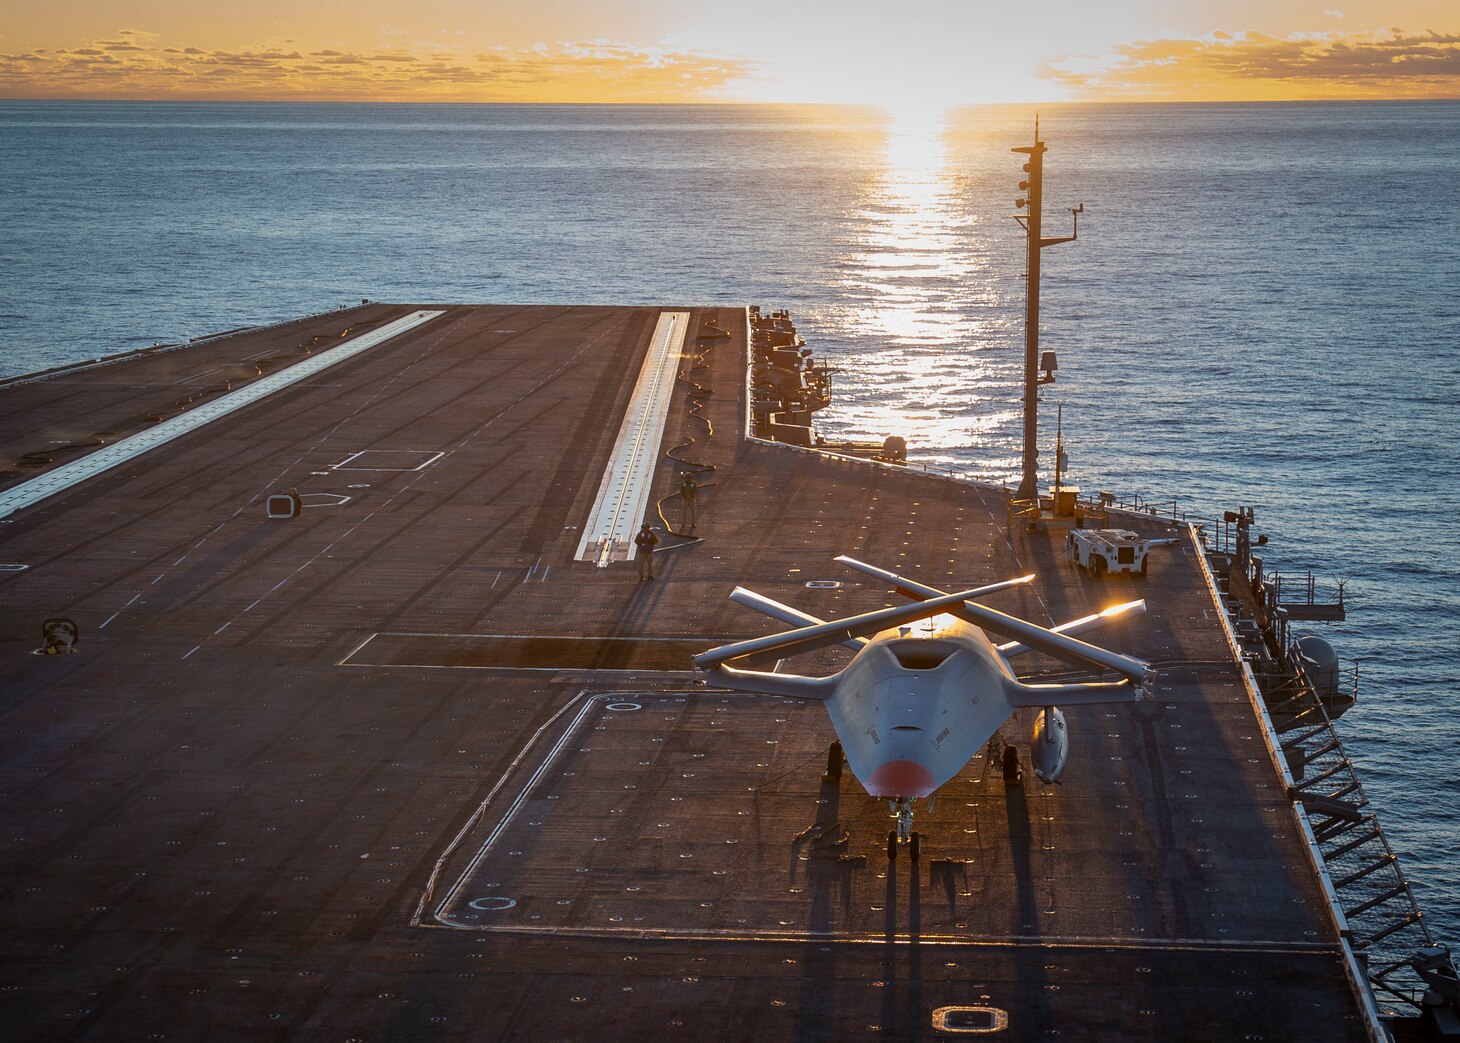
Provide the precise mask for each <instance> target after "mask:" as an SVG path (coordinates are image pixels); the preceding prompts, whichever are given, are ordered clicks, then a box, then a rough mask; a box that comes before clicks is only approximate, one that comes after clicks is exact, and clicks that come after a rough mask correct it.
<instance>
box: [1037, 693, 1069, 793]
mask: <svg viewBox="0 0 1460 1043" xmlns="http://www.w3.org/2000/svg"><path fill="white" fill-rule="evenodd" d="M1069 755H1070V738H1069V732H1068V731H1066V729H1065V715H1064V714H1063V713H1061V712H1060V709H1059V707H1057V706H1046V707H1045V708H1044V709H1043V710H1042V711H1040V714H1039V716H1038V717H1037V718H1035V721H1034V734H1033V735H1032V736H1031V737H1030V739H1029V760H1030V763H1031V764H1032V765H1033V766H1034V774H1035V776H1036V777H1037V778H1038V779H1039V781H1040V782H1058V781H1059V777H1060V775H1062V774H1063V773H1064V770H1065V761H1066V760H1067V759H1068V758H1069Z"/></svg>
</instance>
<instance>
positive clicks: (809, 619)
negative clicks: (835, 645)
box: [730, 587, 867, 652]
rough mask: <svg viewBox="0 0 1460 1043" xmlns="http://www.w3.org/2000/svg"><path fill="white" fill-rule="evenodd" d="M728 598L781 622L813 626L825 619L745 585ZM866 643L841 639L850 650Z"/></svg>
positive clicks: (864, 640) (856, 639)
mask: <svg viewBox="0 0 1460 1043" xmlns="http://www.w3.org/2000/svg"><path fill="white" fill-rule="evenodd" d="M730 600H731V601H733V602H735V603H736V604H737V605H744V606H745V607H746V608H753V609H755V610H756V611H757V612H764V613H765V614H766V615H768V616H770V617H771V618H772V619H779V620H780V621H781V622H782V623H790V624H792V625H793V626H803V627H814V626H820V625H821V624H822V623H825V622H826V620H824V619H819V618H817V617H816V616H813V615H811V614H810V613H809V612H802V611H801V610H800V609H799V608H792V607H791V606H790V605H787V604H783V603H782V602H780V601H775V600H772V599H771V598H768V597H766V596H765V595H764V594H757V593H756V592H755V591H753V590H748V589H746V588H745V587H736V588H735V589H734V590H732V591H731V592H730ZM866 643H867V641H866V639H865V638H860V637H854V638H850V639H849V640H846V641H843V642H842V644H844V645H846V646H847V647H848V648H850V649H851V650H852V651H854V652H855V651H856V650H857V649H859V648H861V647H862V646H863V645H865V644H866Z"/></svg>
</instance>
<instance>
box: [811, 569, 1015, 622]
mask: <svg viewBox="0 0 1460 1043" xmlns="http://www.w3.org/2000/svg"><path fill="white" fill-rule="evenodd" d="M833 560H834V561H836V562H838V563H839V564H842V565H845V566H847V567H848V568H850V569H855V570H856V571H858V572H862V573H866V574H867V575H868V576H872V577H874V578H876V579H880V580H883V581H885V582H886V583H887V584H888V585H889V586H891V587H892V588H893V589H894V590H896V591H897V592H898V593H899V594H901V595H902V596H903V597H909V598H915V599H917V600H919V601H925V600H927V599H928V598H942V597H947V596H948V592H947V591H945V590H939V589H938V588H937V587H930V586H927V585H926V584H923V583H919V582H917V581H916V580H911V579H908V578H907V577H905V576H899V575H898V574H897V573H895V572H889V571H888V570H887V569H882V568H878V567H877V566H876V565H869V564H867V563H866V562H865V561H858V560H857V559H856V558H853V557H849V556H847V555H846V554H842V555H840V556H838V557H836V558H834V559H833ZM1032 582H1034V573H1032V572H1031V573H1030V574H1029V575H1027V576H1019V577H1016V578H1015V579H1006V580H1003V581H1002V582H1000V583H990V584H989V585H988V586H986V587H976V588H975V589H973V590H970V591H969V592H968V596H969V597H971V598H981V597H983V596H984V595H986V594H996V593H998V592H999V591H1001V590H1008V589H1009V588H1010V587H1018V586H1022V585H1023V584H1025V583H1032ZM950 613H951V614H952V615H955V616H956V615H958V610H957V609H951V610H950ZM970 622H971V621H970Z"/></svg>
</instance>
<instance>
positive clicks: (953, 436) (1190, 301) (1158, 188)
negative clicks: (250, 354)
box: [0, 102, 1460, 942]
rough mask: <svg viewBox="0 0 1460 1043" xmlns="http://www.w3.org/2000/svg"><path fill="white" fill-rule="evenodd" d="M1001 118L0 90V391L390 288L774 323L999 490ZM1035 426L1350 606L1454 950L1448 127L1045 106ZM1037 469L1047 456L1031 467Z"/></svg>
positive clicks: (1013, 397)
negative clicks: (1038, 419) (1042, 382)
mask: <svg viewBox="0 0 1460 1043" xmlns="http://www.w3.org/2000/svg"><path fill="white" fill-rule="evenodd" d="M1032 118H1033V112H1032V110H1030V109H1028V108H1026V107H1013V106H1010V107H997V108H968V109H961V110H957V111H954V112H952V113H947V114H935V113H921V114H902V115H897V116H887V115H885V114H882V113H880V112H877V111H869V110H856V109H835V108H794V107H753V106H751V107H748V106H712V107H684V108H678V107H663V108H640V107H573V106H567V107H537V106H464V105H442V106H431V105H424V106H415V105H398V106H374V105H219V104H208V105H186V104H172V103H166V104H110V103H108V104H102V103H40V102H27V103H21V102H0V375H6V374H15V373H22V372H29V371H32V370H36V369H40V368H43V367H46V366H51V365H56V364H60V363H63V362H68V361H74V360H77V359H84V358H91V357H94V356H96V355H100V354H106V353H111V352H115V351H120V350H125V349H127V348H131V347H135V346H139V345H145V344H151V343H153V342H157V341H169V340H174V339H177V338H179V337H185V336H190V335H199V334H202V333H206V332H211V331H214V330H219V329H225V328H231V327H236V326H241V325H248V324H253V323H260V322H267V321H271V320H276V319H282V318H287V317H290V316H294V315H298V314H302V313H304V312H308V311H314V310H319V309H322V308H328V307H334V306H337V305H340V304H344V303H347V302H350V301H352V300H357V299H358V298H360V297H367V296H368V297H372V298H376V299H381V300H400V301H494V302H523V303H535V302H572V303H592V302H604V303H625V302H633V303H655V304H657V303H665V304H715V303H726V304H740V303H760V304H762V305H764V306H767V307H782V306H784V307H789V308H790V309H791V311H792V313H793V315H794V316H795V317H796V319H797V321H798V325H799V327H800V329H801V331H802V332H803V334H805V335H806V336H807V338H808V339H809V341H810V342H811V343H812V345H813V346H814V347H816V348H817V349H818V351H819V352H820V353H822V354H823V355H825V356H827V357H828V358H829V359H830V360H831V361H832V362H833V363H835V364H837V365H838V367H839V369H838V373H837V375H836V377H835V381H836V390H837V401H836V405H835V407H834V409H833V410H830V411H828V412H827V413H826V414H823V416H824V419H823V421H822V423H821V426H822V428H823V430H824V431H825V432H826V433H827V434H829V435H832V436H838V435H845V436H855V437H877V438H881V437H882V436H885V435H887V434H900V435H903V436H904V437H906V438H908V440H909V443H910V446H911V449H912V451H913V453H914V454H915V456H916V457H917V458H918V459H920V460H923V461H926V462H929V463H932V464H936V465H939V466H946V467H950V468H953V469H955V470H958V471H962V472H964V473H968V474H975V475H979V476H984V477H990V478H993V479H996V480H1003V479H1009V478H1017V469H1018V451H1019V420H1018V416H1019V414H1018V410H1019V388H1018V380H1019V369H1020V366H1021V365H1022V348H1023V340H1022V321H1023V294H1024V284H1023V281H1022V268H1023V239H1022V233H1021V232H1020V230H1019V229H1018V228H1017V226H1015V225H1014V223H1013V221H1012V220H1011V214H1012V213H1013V202H1014V198H1015V196H1016V195H1017V194H1018V192H1017V190H1016V187H1015V186H1016V182H1017V181H1018V180H1019V178H1020V177H1021V176H1022V175H1021V172H1020V170H1019V164H1020V162H1021V161H1022V157H1016V156H1014V155H1011V154H1010V153H1009V151H1008V150H1009V148H1010V147H1012V146H1015V145H1023V144H1027V143H1028V142H1029V141H1030V140H1031V138H1032V133H1033V127H1032ZM1040 118H1041V120H1042V132H1043V137H1044V138H1045V139H1046V140H1047V141H1048V143H1049V147H1050V151H1049V154H1048V156H1047V158H1046V165H1045V169H1046V192H1045V200H1046V228H1045V232H1046V234H1047V235H1057V234H1063V233H1064V230H1065V228H1066V227H1067V225H1068V220H1069V218H1068V215H1067V214H1066V213H1064V210H1065V209H1067V208H1069V207H1072V206H1075V205H1076V204H1079V203H1083V204H1084V205H1085V212H1084V213H1083V215H1082V217H1081V223H1080V229H1079V230H1080V238H1079V240H1078V241H1077V242H1075V243H1069V244H1065V245H1061V246H1057V247H1053V248H1051V249H1049V250H1047V251H1045V253H1044V255H1043V257H1044V270H1045V279H1044V294H1043V305H1044V307H1043V314H1042V318H1043V322H1042V327H1043V339H1044V344H1043V346H1044V347H1045V348H1046V349H1053V350H1056V351H1057V352H1058V353H1059V358H1060V369H1059V380H1058V382H1057V383H1056V384H1054V385H1052V386H1051V387H1048V388H1046V389H1045V394H1044V401H1045V407H1044V412H1043V419H1044V421H1045V423H1044V436H1045V438H1046V440H1047V441H1048V440H1052V435H1053V431H1052V423H1053V419H1054V413H1055V406H1056V405H1058V406H1061V407H1062V408H1063V413H1064V436H1065V440H1066V443H1067V446H1068V449H1069V454H1070V464H1071V470H1070V474H1069V478H1068V480H1070V481H1073V482H1076V483H1078V484H1080V485H1082V486H1083V487H1084V488H1085V489H1086V490H1095V489H1099V490H1109V491H1111V492H1113V493H1115V494H1116V495H1117V496H1118V497H1121V498H1123V499H1126V500H1130V499H1132V498H1133V497H1137V496H1139V497H1141V498H1142V499H1144V500H1146V501H1148V502H1151V503H1156V504H1160V505H1161V506H1162V507H1163V508H1166V507H1174V509H1177V510H1180V511H1183V512H1186V513H1188V514H1189V515H1190V516H1191V517H1193V518H1195V519H1210V518H1214V517H1216V516H1218V515H1220V513H1221V512H1222V511H1224V510H1227V509H1231V508H1234V507H1237V506H1239V505H1248V506H1253V507H1254V508H1256V511H1257V518H1258V526H1259V530H1260V531H1262V532H1265V533H1267V534H1268V535H1269V536H1270V538H1271V541H1272V542H1271V544H1270V545H1269V547H1268V549H1267V550H1268V552H1267V561H1268V564H1269V566H1270V567H1273V568H1277V569H1280V570H1282V571H1284V572H1288V573H1301V572H1304V571H1306V570H1309V569H1311V570H1313V571H1314V572H1316V573H1317V574H1318V575H1319V576H1320V577H1321V578H1326V579H1327V580H1329V581H1337V580H1340V579H1342V580H1344V581H1346V584H1347V586H1346V590H1347V597H1348V604H1349V609H1350V611H1349V621H1348V622H1346V623H1344V624H1340V625H1334V626H1329V627H1324V626H1322V625H1318V624H1314V625H1310V627H1309V630H1310V631H1311V632H1314V633H1318V634H1320V635H1321V636H1324V637H1326V638H1328V639H1329V640H1330V641H1331V642H1333V643H1334V644H1335V645H1336V646H1337V648H1338V649H1339V652H1340V654H1341V655H1343V656H1344V657H1345V658H1347V659H1352V660H1356V661H1357V662H1358V663H1359V670H1360V674H1359V677H1360V702H1359V705H1358V707H1357V708H1355V709H1354V710H1352V711H1351V712H1350V713H1349V714H1348V715H1347V716H1346V717H1345V718H1344V720H1343V722H1342V725H1341V732H1342V735H1343V737H1344V739H1345V743H1346V745H1347V747H1348V750H1349V752H1350V754H1351V755H1352V756H1353V758H1354V760H1355V761H1356V763H1357V764H1358V766H1359V770H1360V775H1361V778H1362V779H1363V781H1364V783H1365V787H1366V789H1367V791H1368V793H1369V795H1370V797H1371V798H1372V799H1373V801H1374V802H1375V804H1376V805H1377V806H1378V808H1379V809H1380V811H1381V817H1382V821H1383V822H1384V824H1385V826H1386V828H1387V830H1388V832H1389V835H1390V839H1391V842H1392V843H1393V844H1394V845H1395V847H1396V849H1397V850H1398V852H1399V854H1400V856H1401V860H1402V862H1401V864H1402V866H1403V868H1404V869H1405V870H1406V871H1407V874H1408V875H1409V877H1410V879H1411V881H1412V883H1413V885H1414V889H1415V891H1416V894H1417V895H1418V897H1419V900H1420V902H1421V905H1422V907H1423V908H1424V910H1425V912H1426V916H1427V919H1428V921H1429V923H1430V925H1431V929H1432V931H1433V932H1434V933H1435V934H1436V935H1437V936H1439V937H1441V938H1444V939H1449V940H1451V941H1452V942H1453V941H1460V937H1457V928H1460V865H1457V859H1456V848H1457V828H1460V814H1457V807H1460V764H1457V751H1460V723H1457V720H1460V719H1457V712H1456V708H1455V702H1456V696H1455V681H1456V674H1457V672H1460V637H1457V630H1460V530H1457V525H1456V519H1457V517H1460V492H1457V489H1460V486H1457V482H1456V478H1455V473H1454V472H1455V469H1456V466H1455V465H1456V461H1457V459H1460V453H1457V450H1456V446H1455V440H1456V438H1457V436H1460V103H1453V102H1434V103H1386V104H1358V103H1351V104H1264V105H1167V106H1140V105H1119V106H1112V105H1098V106H1097V105H1091V106H1053V105H1051V106H1044V107H1043V109H1042V111H1041V113H1040ZM1047 459H1048V457H1046V460H1047Z"/></svg>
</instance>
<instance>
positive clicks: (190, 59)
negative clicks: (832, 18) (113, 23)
mask: <svg viewBox="0 0 1460 1043" xmlns="http://www.w3.org/2000/svg"><path fill="white" fill-rule="evenodd" d="M157 39H158V38H157V36H156V34H153V33H148V32H145V31H143V30H136V29H126V30H121V31H120V32H118V33H116V34H114V36H113V37H112V38H108V39H103V40H94V41H90V42H88V43H87V44H86V45H85V46H80V47H74V48H56V49H47V50H41V49H37V50H34V51H29V52H26V53H22V54H0V97H8V98H58V99H59V98H76V99H136V100H142V99H160V100H166V99H176V100H219V101H225V100H226V101H478V102H489V101H537V102H620V103H632V102H681V101H690V100H701V99H707V98H708V97H710V96H712V95H713V94H714V93H715V92H718V91H721V90H722V89H723V88H724V87H725V86H726V85H727V84H729V83H732V82H734V81H736V80H739V79H741V78H743V77H744V76H745V75H747V72H748V70H749V68H750V64H749V63H748V62H746V61H744V60H743V59H737V58H730V57H726V56H723V55H714V54H705V53H699V52H693V51H670V50H662V49H657V48H649V47H636V46H633V45H630V44H624V43H618V42H614V41H608V40H596V41H591V42H583V43H560V44H554V45H547V44H539V45H537V46H536V47H530V48H518V49H513V50H506V49H499V50H493V51H488V52H485V53H480V54H461V53H456V52H452V51H444V50H441V49H424V50H416V51H411V50H407V49H397V50H379V51H374V52H371V53H354V52H348V51H339V50H333V49H313V50H311V49H301V48H295V47H293V46H288V47H255V48H249V49H240V50H218V49H205V48H199V47H190V46H184V47H175V46H168V47H163V46H160V45H159V44H158V43H157V42H156V41H157ZM289 43H290V44H293V43H294V41H289Z"/></svg>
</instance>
